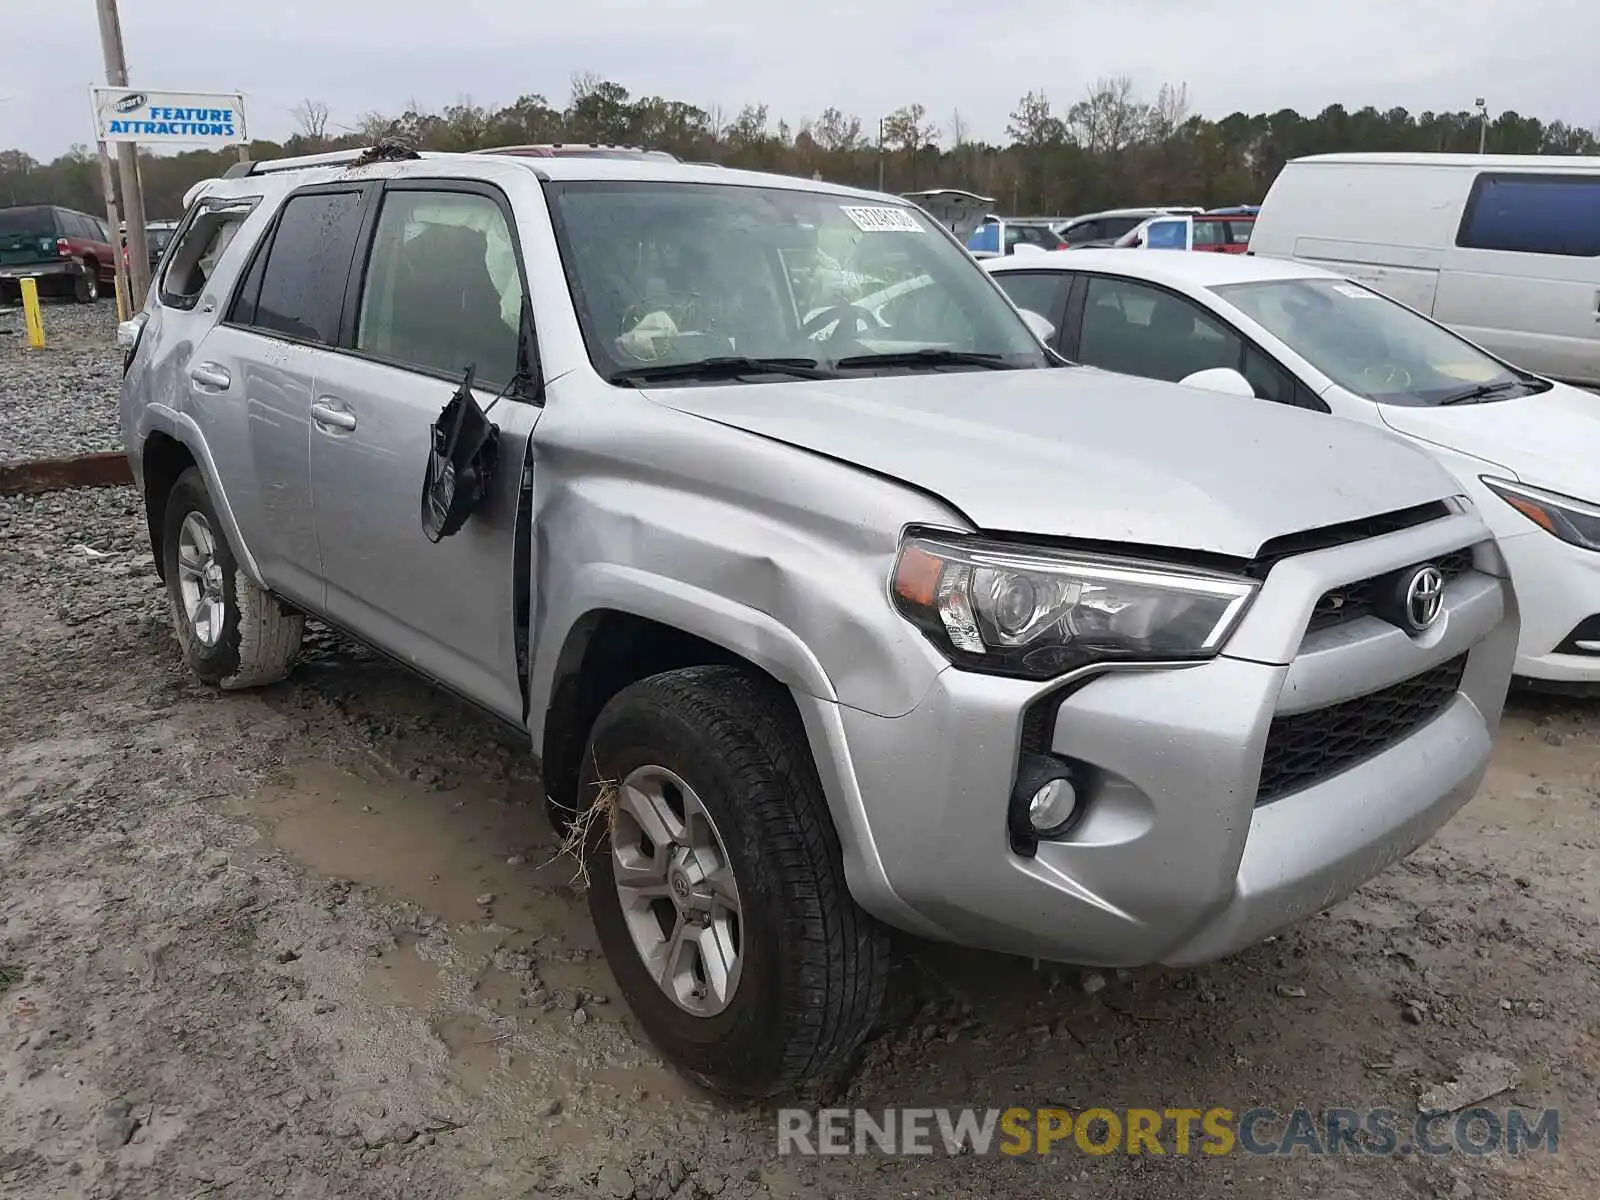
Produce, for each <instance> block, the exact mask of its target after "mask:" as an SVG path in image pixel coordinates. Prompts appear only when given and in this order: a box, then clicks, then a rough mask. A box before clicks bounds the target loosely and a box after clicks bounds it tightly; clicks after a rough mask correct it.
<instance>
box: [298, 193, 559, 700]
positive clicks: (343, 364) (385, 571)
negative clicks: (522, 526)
mask: <svg viewBox="0 0 1600 1200" xmlns="http://www.w3.org/2000/svg"><path fill="white" fill-rule="evenodd" d="M515 237H516V234H515V228H514V225H513V222H512V218H511V210H510V207H509V205H508V204H507V203H506V201H505V199H504V197H503V196H501V195H500V194H499V193H498V192H496V191H494V190H492V189H487V188H483V187H481V186H478V185H468V184H464V183H446V182H425V183H420V184H419V183H416V182H407V183H405V184H390V185H389V186H388V187H387V188H386V189H385V191H384V193H383V197H382V201H381V207H380V208H379V211H378V216H377V220H376V223H375V226H374V229H373V233H372V240H371V246H370V250H369V251H368V254H367V258H366V263H365V269H364V270H361V269H360V268H358V271H357V277H358V279H359V284H358V285H357V286H356V287H355V288H353V289H352V295H353V297H354V298H355V304H354V306H353V311H352V312H351V313H348V314H347V325H346V329H345V338H344V343H345V349H344V351H343V352H342V353H339V354H329V355H326V356H324V358H323V359H322V361H321V363H320V365H319V370H318V374H317V381H316V390H315V395H314V396H313V400H312V405H311V454H310V460H311V486H312V491H313V495H314V497H315V500H314V505H315V510H316V525H317V535H318V541H319V544H320V545H321V547H322V555H323V575H324V578H325V580H326V583H327V602H326V606H327V612H328V615H329V616H330V617H331V618H332V619H333V620H335V621H336V622H338V623H340V624H342V625H345V626H347V627H348V628H350V629H351V630H353V631H354V632H357V633H359V634H361V635H362V636H364V637H366V638H368V639H369V640H371V641H372V642H374V643H375V644H377V645H378V646H380V647H381V648H382V649H384V650H386V651H388V652H389V653H391V654H393V655H395V656H396V657H398V658H400V659H401V660H403V661H405V662H408V663H410V664H411V665H413V666H415V667H416V668H418V669H419V670H421V671H423V672H424V673H426V674H428V675H430V676H432V677H433V678H435V679H437V680H438V681H439V682H441V683H443V684H445V685H446V686H448V687H451V688H453V689H454V690H456V691H457V692H459V693H461V694H462V695H464V696H466V697H468V698H469V699H471V700H474V701H476V702H478V703H479V704H482V705H484V706H485V707H487V708H489V709H491V710H492V711H494V712H496V713H498V714H500V715H501V716H504V717H506V718H508V719H510V720H514V721H518V722H520V721H521V719H522V715H523V714H522V692H521V686H520V681H519V675H518V670H517V629H516V602H517V591H518V589H517V588H516V586H515V579H516V572H517V567H518V561H517V540H518V537H519V531H518V528H517V519H518V511H519V500H520V496H521V479H522V472H523V469H524V459H525V457H526V451H527V445H528V438H529V435H530V434H531V433H532V431H533V427H534V423H535V422H536V421H537V419H538V416H539V413H540V409H539V408H538V407H537V406H536V405H535V404H533V403H531V402H529V401H528V400H527V399H524V398H521V392H520V391H519V392H513V393H512V394H508V395H505V396H504V397H503V398H501V399H499V400H498V401H497V402H496V401H495V397H496V395H497V394H498V393H499V392H501V391H502V390H503V389H505V388H506V387H507V386H508V385H510V384H511V383H512V377H513V375H514V374H515V373H516V371H517V367H518V362H519V358H518V346H519V337H520V327H521V312H522V306H523V298H524V296H525V295H526V294H527V292H526V287H525V285H524V281H523V276H522V269H521V266H520V262H519V258H518V255H517V253H516V250H515V246H516V240H515ZM469 363H470V364H473V365H474V366H475V368H476V374H475V382H476V384H477V399H478V401H479V403H480V405H483V406H485V407H487V406H489V405H490V404H491V403H493V407H492V408H490V410H489V414H488V415H489V419H490V420H491V421H493V422H494V423H495V424H497V425H498V426H499V429H500V434H499V470H498V473H497V475H496V478H495V482H494V485H493V490H492V494H491V496H490V497H489V499H488V501H487V503H486V504H485V505H484V506H483V507H482V508H481V509H480V510H479V511H478V512H476V513H475V514H474V515H473V516H472V517H470V518H469V519H468V520H467V523H466V524H465V525H464V526H463V527H462V528H461V530H460V531H459V532H457V533H456V534H454V535H453V536H450V537H446V538H444V539H442V540H441V541H439V542H437V543H434V542H430V541H429V540H428V539H427V537H426V536H425V535H424V533H423V529H422V522H421V496H422V481H423V472H424V468H425V466H426V464H427V460H428V454H429V449H430V428H431V426H432V424H433V422H434V421H435V420H436V419H437V418H438V416H439V413H440V410H441V409H442V408H443V407H444V405H445V403H446V402H447V401H448V400H449V399H450V396H451V394H452V393H453V392H454V391H455V390H456V387H457V386H458V384H459V383H460V380H461V377H462V374H463V372H464V370H465V368H466V367H467V365H468V364H469ZM520 536H521V537H528V536H529V535H528V533H527V532H526V531H522V532H521V533H520Z"/></svg>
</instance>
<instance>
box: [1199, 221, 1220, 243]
mask: <svg viewBox="0 0 1600 1200" xmlns="http://www.w3.org/2000/svg"><path fill="white" fill-rule="evenodd" d="M1194 244H1195V245H1196V246H1226V245H1227V244H1228V227H1227V225H1226V224H1225V223H1224V222H1222V221H1196V222H1195V223H1194Z"/></svg>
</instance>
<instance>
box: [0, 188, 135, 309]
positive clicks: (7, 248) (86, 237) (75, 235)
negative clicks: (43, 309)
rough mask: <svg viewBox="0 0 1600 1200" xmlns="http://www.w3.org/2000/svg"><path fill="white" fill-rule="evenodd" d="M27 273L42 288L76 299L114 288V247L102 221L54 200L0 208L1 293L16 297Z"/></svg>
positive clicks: (87, 300) (89, 300)
mask: <svg viewBox="0 0 1600 1200" xmlns="http://www.w3.org/2000/svg"><path fill="white" fill-rule="evenodd" d="M28 278H32V279H35V280H37V281H38V283H39V291H40V293H41V294H45V295H56V296H71V297H72V298H73V299H75V300H77V301H78V303H80V304H93V303H94V302H95V301H96V300H98V299H99V298H100V292H101V289H102V288H104V289H106V290H107V291H112V290H115V287H116V279H117V248H116V246H115V245H113V244H112V241H111V234H110V233H109V232H108V231H107V229H106V223H105V222H104V221H102V220H101V219H100V218H99V217H93V216H90V215H89V214H88V213H81V212H76V211H74V210H73V209H70V208H61V207H59V206H57V205H53V204H31V205H24V206H22V207H20V208H0V297H7V296H9V297H15V296H16V295H17V294H19V293H20V292H21V290H22V280H24V279H28Z"/></svg>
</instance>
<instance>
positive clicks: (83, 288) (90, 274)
mask: <svg viewBox="0 0 1600 1200" xmlns="http://www.w3.org/2000/svg"><path fill="white" fill-rule="evenodd" d="M96 271H97V268H96V267H95V266H94V264H93V263H91V264H89V269H88V270H87V271H85V272H84V273H83V274H82V275H79V276H78V277H77V278H76V279H75V280H73V283H72V298H73V299H74V300H76V301H77V302H78V303H79V304H93V303H94V302H95V301H96V300H98V299H100V277H99V275H98V274H96Z"/></svg>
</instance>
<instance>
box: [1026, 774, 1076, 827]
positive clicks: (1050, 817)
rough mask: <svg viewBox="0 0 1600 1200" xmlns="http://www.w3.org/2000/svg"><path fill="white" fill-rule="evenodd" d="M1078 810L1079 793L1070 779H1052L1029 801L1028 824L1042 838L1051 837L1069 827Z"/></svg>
mask: <svg viewBox="0 0 1600 1200" xmlns="http://www.w3.org/2000/svg"><path fill="white" fill-rule="evenodd" d="M1077 810H1078V791H1077V789H1076V788H1074V787H1073V786H1072V781H1071V780H1070V779H1052V780H1051V781H1050V782H1049V783H1047V784H1045V785H1044V786H1043V787H1042V788H1040V789H1039V790H1038V791H1036V792H1034V794H1033V798H1032V799H1031V800H1029V801H1028V824H1030V825H1032V826H1033V831H1034V833H1036V834H1038V835H1039V836H1040V837H1050V836H1051V835H1052V834H1055V833H1058V832H1060V831H1061V830H1063V829H1065V828H1066V827H1067V824H1068V823H1069V822H1070V821H1071V820H1072V814H1073V813H1075V812H1076V811H1077Z"/></svg>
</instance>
